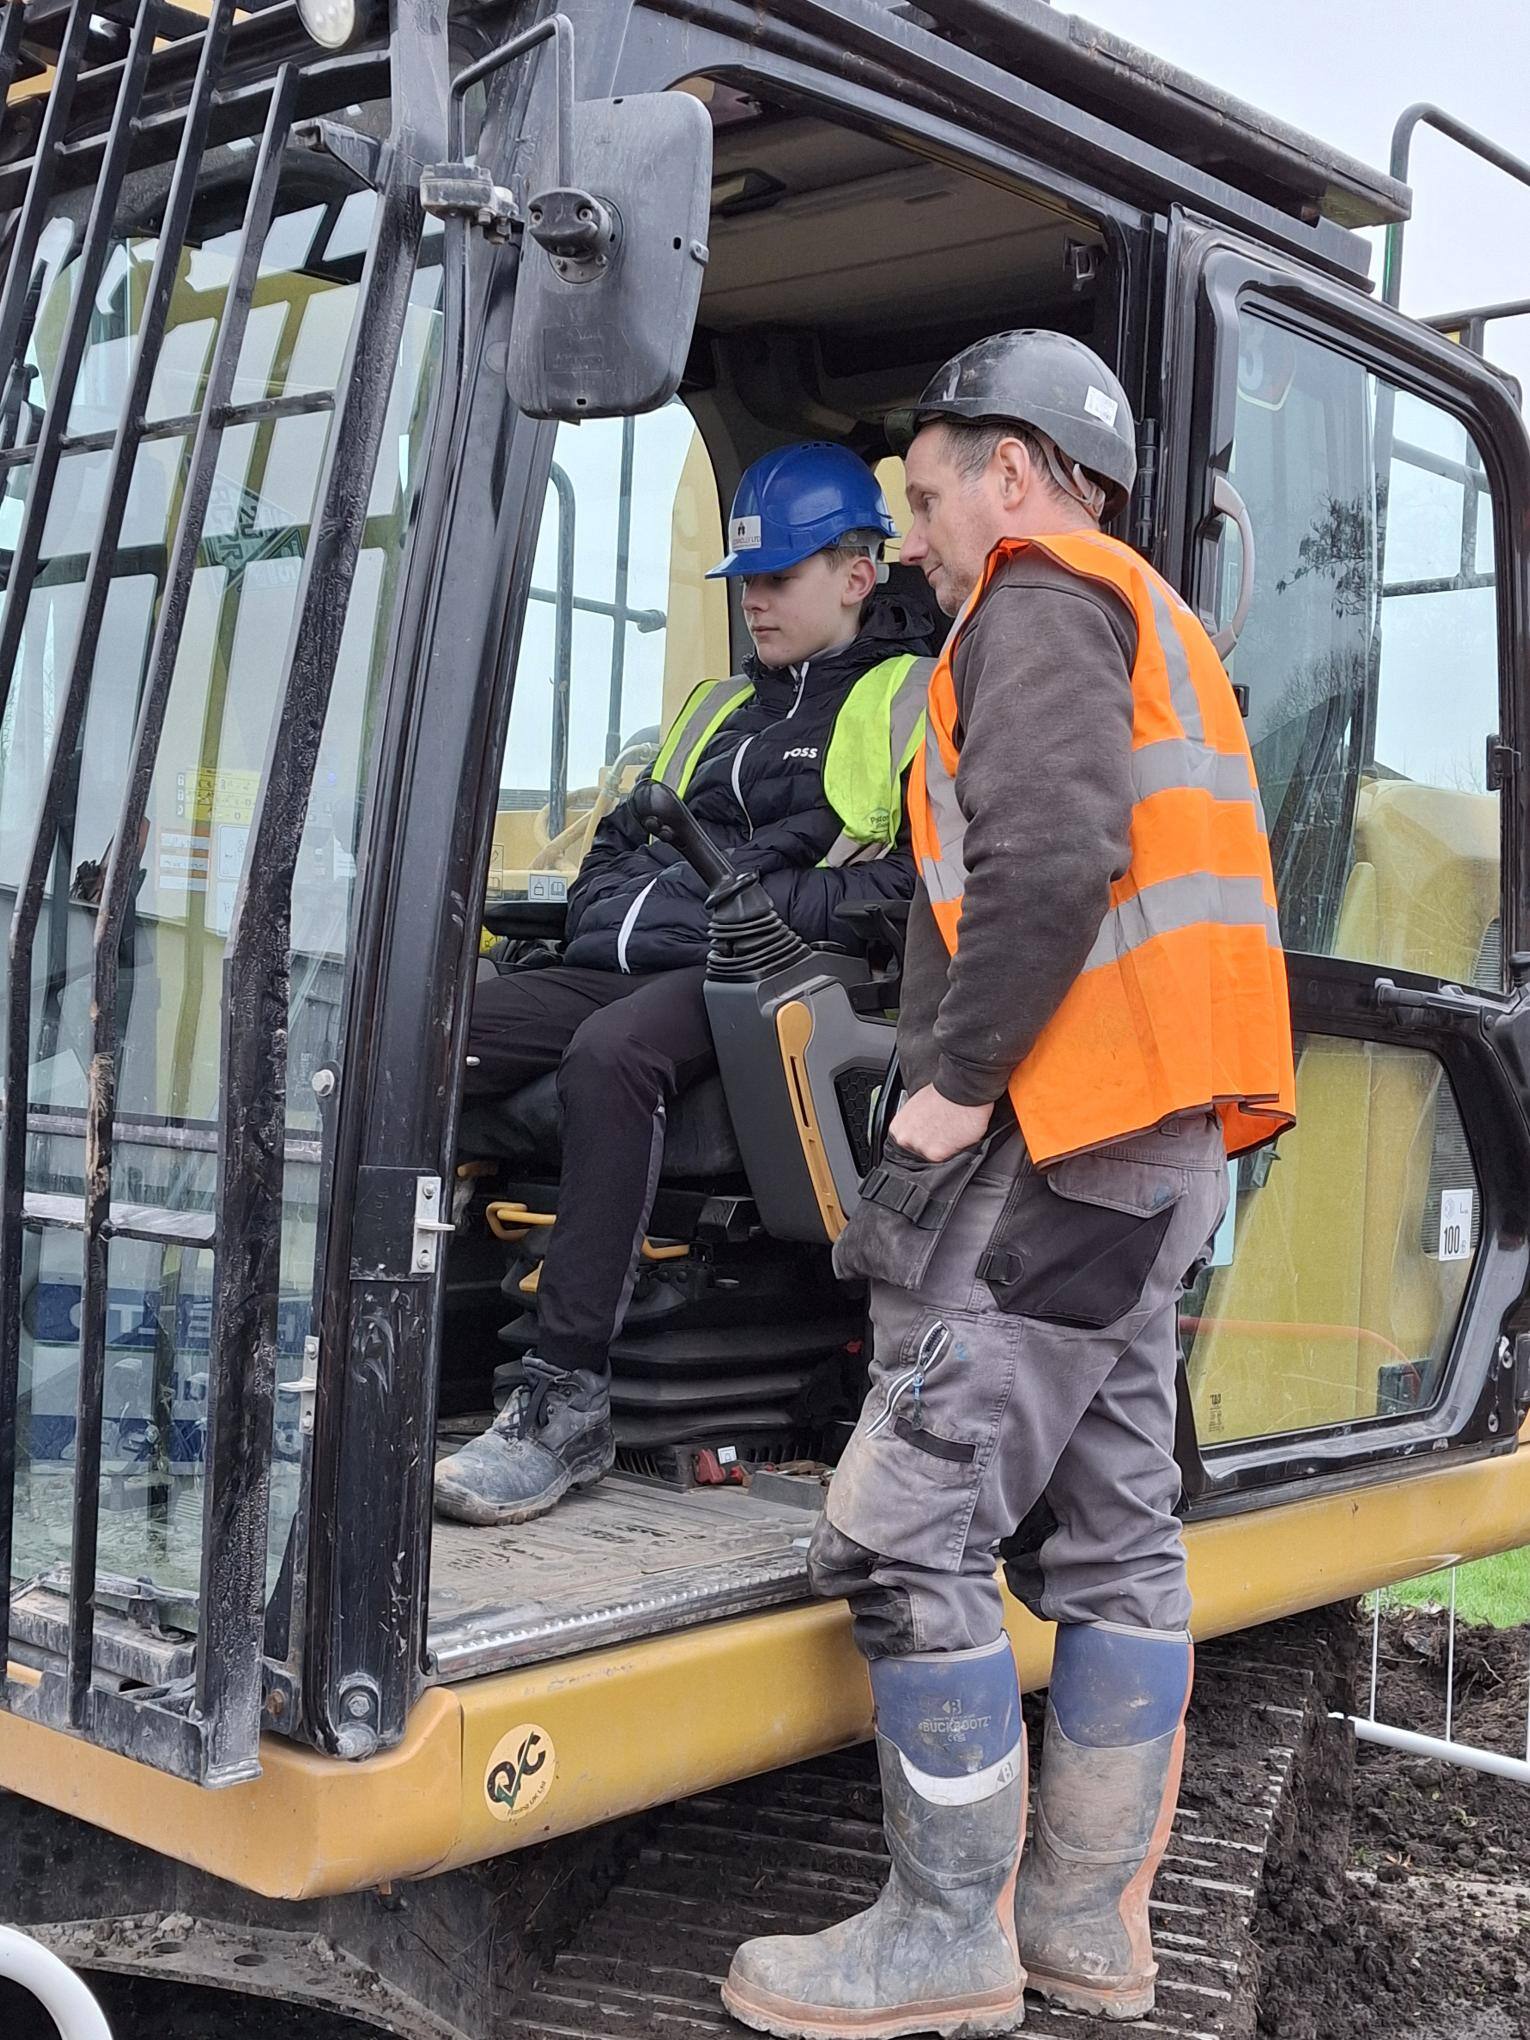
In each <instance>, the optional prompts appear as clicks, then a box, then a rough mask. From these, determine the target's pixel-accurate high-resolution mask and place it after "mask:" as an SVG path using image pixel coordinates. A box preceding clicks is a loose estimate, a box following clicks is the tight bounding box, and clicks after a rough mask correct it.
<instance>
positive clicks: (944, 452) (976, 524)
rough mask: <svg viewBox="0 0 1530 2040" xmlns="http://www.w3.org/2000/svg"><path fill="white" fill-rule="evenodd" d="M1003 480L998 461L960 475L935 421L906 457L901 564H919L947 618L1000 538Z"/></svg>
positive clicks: (1003, 521) (1003, 523) (941, 428)
mask: <svg viewBox="0 0 1530 2040" xmlns="http://www.w3.org/2000/svg"><path fill="white" fill-rule="evenodd" d="M1004 479H1005V478H1004V476H1003V475H1002V474H1001V472H1000V470H999V464H998V462H997V460H993V461H990V462H989V464H988V466H987V467H986V468H985V469H984V471H983V472H982V473H981V474H980V475H976V476H968V475H964V474H963V473H962V472H961V470H960V469H959V468H958V467H957V465H956V463H955V462H954V461H953V460H952V458H951V454H950V450H949V443H948V438H947V434H946V430H945V427H944V426H943V425H940V424H938V423H937V424H932V425H926V426H925V427H924V428H923V430H922V431H921V432H920V433H919V435H918V437H917V438H916V439H915V440H914V443H913V445H912V446H911V447H910V448H909V450H908V452H907V454H906V455H905V456H904V461H903V484H904V489H905V491H906V493H907V496H908V507H909V512H910V515H911V516H912V518H913V522H912V523H911V524H910V526H909V530H908V536H907V537H906V538H905V539H904V541H903V552H902V559H903V564H904V565H905V566H906V567H918V568H919V570H920V572H921V573H922V574H923V575H924V578H925V579H926V580H927V581H928V582H929V584H930V587H931V589H932V590H933V591H934V595H935V600H936V601H937V602H938V603H939V604H940V606H941V608H942V609H943V610H944V611H945V612H946V614H947V616H955V614H956V613H957V611H958V610H959V609H960V608H961V606H962V604H963V603H964V602H965V601H966V599H967V597H968V596H969V595H970V594H971V593H972V591H973V589H974V588H975V587H976V586H977V583H978V576H979V575H980V574H981V573H982V571H983V562H984V561H985V560H986V559H987V557H988V555H989V553H990V552H991V551H992V550H993V548H994V546H995V545H996V544H997V542H998V541H999V539H1000V538H1002V537H1003V536H1004V533H1005V530H1006V528H1007V525H1006V519H1005V507H1006V505H1005V494H1004Z"/></svg>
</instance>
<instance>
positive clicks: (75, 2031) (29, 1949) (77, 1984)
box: [0, 1927, 112, 2040]
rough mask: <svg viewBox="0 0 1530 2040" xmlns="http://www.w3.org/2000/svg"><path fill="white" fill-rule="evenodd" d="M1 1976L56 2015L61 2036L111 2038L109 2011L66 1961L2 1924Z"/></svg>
mask: <svg viewBox="0 0 1530 2040" xmlns="http://www.w3.org/2000/svg"><path fill="white" fill-rule="evenodd" d="M0 1976H4V1977H9V1978H10V1980H11V1981H12V1982H13V1983H19V1984H20V1985H21V1987H22V1989H23V1990H29V1991H30V1992H31V1993H32V1995H33V1997H35V1998H36V1999H37V2001H38V2003H39V2004H40V2005H41V2006H42V2007H43V2009H44V2010H45V2011H48V2012H51V2013H52V2015H53V2023H54V2024H55V2025H56V2026H57V2027H58V2030H59V2032H60V2034H61V2035H62V2040H112V2029H111V2027H110V2026H108V2025H107V2023H106V2014H105V2013H104V2012H103V2011H102V2009H101V2007H100V2006H99V2005H98V2004H97V2003H96V2001H95V1998H94V1997H93V1996H92V1994H91V1992H90V1989H89V1988H88V1986H87V1985H86V1984H84V1983H82V1982H81V1980H80V1978H79V1977H77V1976H76V1975H75V1973H74V1971H73V1970H72V1969H71V1968H70V1967H69V1965H68V1964H67V1963H65V1962H60V1961H59V1959H58V1957H57V1956H56V1955H54V1954H53V1953H51V1952H50V1950H48V1949H47V1948H45V1947H44V1946H43V1945H42V1943H41V1942H40V1941H34V1940H33V1939H32V1937H31V1935H30V1934H22V1933H18V1932H17V1930H16V1929H15V1928H14V1927H0Z"/></svg>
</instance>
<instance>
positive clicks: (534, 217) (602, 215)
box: [526, 189, 622, 283]
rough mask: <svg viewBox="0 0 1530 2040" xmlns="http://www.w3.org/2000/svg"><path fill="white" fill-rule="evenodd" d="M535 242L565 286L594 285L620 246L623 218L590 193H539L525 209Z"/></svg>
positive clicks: (611, 207) (554, 191) (557, 191)
mask: <svg viewBox="0 0 1530 2040" xmlns="http://www.w3.org/2000/svg"><path fill="white" fill-rule="evenodd" d="M526 223H527V226H528V228H529V229H530V233H531V237H532V239H533V240H534V241H535V242H536V243H537V244H538V246H539V247H542V248H545V249H546V250H547V253H548V255H549V256H550V257H551V258H552V266H553V268H554V269H555V270H556V271H557V272H558V274H559V276H561V277H562V278H563V280H564V282H565V283H593V282H594V281H595V279H596V278H597V277H598V276H599V275H600V274H601V272H602V270H604V269H607V268H609V267H610V264H611V258H612V257H613V256H614V255H615V253H616V251H617V249H618V247H619V246H620V245H621V235H622V223H621V216H620V214H619V213H618V212H617V211H616V209H615V208H614V207H613V206H609V205H606V204H604V203H603V202H602V201H601V200H600V199H598V198H596V197H594V196H593V195H592V194H591V193H590V192H588V191H578V190H556V189H555V190H552V191H543V192H539V193H538V194H537V196H536V197H535V198H533V199H531V200H530V201H529V203H528V204H527V207H526Z"/></svg>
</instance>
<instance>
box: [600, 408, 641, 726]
mask: <svg viewBox="0 0 1530 2040" xmlns="http://www.w3.org/2000/svg"><path fill="white" fill-rule="evenodd" d="M636 451H637V420H636V418H623V420H622V471H621V482H620V484H619V486H618V490H617V497H616V582H615V585H614V587H613V588H612V590H611V606H612V608H613V609H614V610H615V611H616V614H615V615H614V616H613V617H612V619H611V700H610V705H609V707H608V708H607V710H606V763H607V764H608V765H612V764H614V763H615V762H616V758H617V756H618V754H619V753H620V751H621V748H622V693H623V690H624V687H625V685H626V677H627V621H628V619H627V576H628V569H629V567H630V564H631V554H632V467H633V456H634V454H635V453H636Z"/></svg>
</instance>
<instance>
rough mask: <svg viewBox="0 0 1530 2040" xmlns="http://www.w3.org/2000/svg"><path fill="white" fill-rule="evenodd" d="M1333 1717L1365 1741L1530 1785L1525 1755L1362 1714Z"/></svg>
mask: <svg viewBox="0 0 1530 2040" xmlns="http://www.w3.org/2000/svg"><path fill="white" fill-rule="evenodd" d="M1332 1719H1333V1720H1335V1721H1347V1722H1348V1723H1349V1725H1350V1727H1351V1728H1352V1729H1353V1730H1354V1731H1355V1734H1356V1735H1357V1736H1359V1738H1360V1740H1361V1741H1362V1742H1372V1743H1380V1744H1381V1745H1382V1747H1383V1748H1385V1749H1389V1750H1405V1751H1406V1752H1407V1753H1408V1755H1409V1756H1412V1757H1435V1758H1437V1759H1438V1760H1439V1761H1440V1762H1441V1763H1444V1764H1461V1765H1464V1767H1465V1768H1466V1769H1467V1770H1468V1771H1486V1772H1488V1773H1489V1775H1490V1776H1492V1777H1494V1778H1513V1779H1515V1780H1516V1781H1517V1782H1518V1783H1519V1784H1521V1785H1530V1762H1527V1761H1526V1759H1525V1758H1524V1757H1503V1756H1500V1755H1499V1753H1498V1752H1497V1750H1476V1749H1473V1748H1472V1747H1471V1745H1470V1744H1469V1743H1458V1742H1446V1741H1444V1740H1443V1738H1442V1737H1440V1736H1437V1735H1415V1734H1414V1733H1413V1731H1412V1729H1410V1728H1393V1727H1391V1726H1390V1725H1389V1724H1388V1723H1387V1722H1385V1721H1367V1720H1366V1718H1365V1716H1364V1715H1363V1714H1335V1715H1333V1716H1332Z"/></svg>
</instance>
